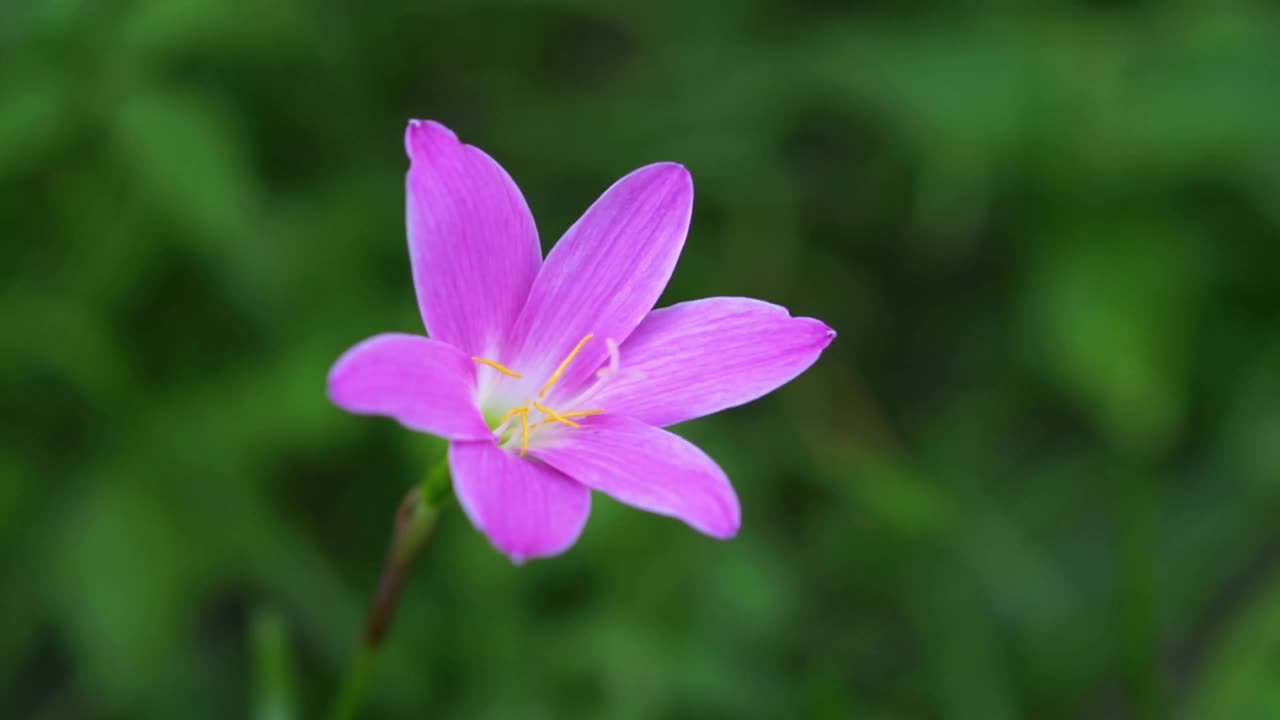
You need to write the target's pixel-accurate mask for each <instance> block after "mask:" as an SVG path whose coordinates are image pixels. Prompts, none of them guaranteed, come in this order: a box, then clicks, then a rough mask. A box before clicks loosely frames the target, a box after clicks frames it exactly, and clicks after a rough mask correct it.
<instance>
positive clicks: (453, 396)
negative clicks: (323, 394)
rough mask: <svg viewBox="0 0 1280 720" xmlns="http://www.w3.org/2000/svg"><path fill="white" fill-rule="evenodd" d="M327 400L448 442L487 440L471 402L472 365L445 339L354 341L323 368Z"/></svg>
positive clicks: (397, 335) (402, 336)
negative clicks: (391, 419) (326, 386)
mask: <svg viewBox="0 0 1280 720" xmlns="http://www.w3.org/2000/svg"><path fill="white" fill-rule="evenodd" d="M328 389H329V399H330V400H332V401H333V404H334V405H337V406H338V407H340V408H342V409H343V410H346V411H347V412H351V413H355V414H357V415H382V416H386V417H390V418H393V419H395V420H396V421H397V422H399V423H400V424H401V425H403V426H405V427H406V428H408V429H410V430H416V431H418V432H424V433H429V434H431V435H439V436H441V437H444V438H448V439H450V440H478V439H484V438H490V437H492V436H493V433H492V431H490V430H489V428H488V426H487V425H485V422H484V418H483V417H482V416H481V414H480V409H479V408H478V407H477V406H476V401H475V395H476V372H475V364H474V363H472V362H471V361H470V360H469V359H467V357H466V356H464V355H463V354H462V353H460V352H458V350H457V349H456V348H454V347H452V346H449V345H446V344H445V343H442V342H438V341H436V340H431V339H429V338H425V337H420V336H417V335H405V334H401V333H385V334H382V335H375V336H373V337H371V338H369V339H367V340H364V341H362V342H360V343H357V344H356V345H355V346H354V347H352V348H351V349H350V350H348V351H346V352H345V353H343V354H342V356H341V357H339V358H338V361H337V362H335V363H334V364H333V368H332V369H330V370H329V378H328Z"/></svg>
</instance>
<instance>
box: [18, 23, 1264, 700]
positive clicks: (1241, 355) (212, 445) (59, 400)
mask: <svg viewBox="0 0 1280 720" xmlns="http://www.w3.org/2000/svg"><path fill="white" fill-rule="evenodd" d="M1278 48H1280V11H1278V10H1277V9H1276V6H1275V5H1274V4H1273V3H1269V2H1262V1H1261V0H1259V1H1257V2H1247V1H1244V0H1199V1H1195V0H1186V1H1184V2H1167V3H1160V2H1154V1H1150V2H1071V1H1069V0H1057V1H1054V2H1041V3H1036V4H1034V5H1029V4H1023V3H1009V2H996V1H991V2H980V1H976V0H975V1H971V2H961V3H953V2H944V1H943V0H933V1H930V0H913V1H911V2H893V1H892V0H879V1H874V0H873V1H867V2H859V3H849V4H846V3H840V2H835V1H834V0H754V1H752V2H741V3H735V2H709V1H707V2H666V1H665V0H651V1H649V2H644V3H622V2H585V1H578V2H574V1H569V0H524V1H511V2H468V1H465V0H454V1H453V2H445V3H428V2H409V1H408V0H399V1H394V2H380V3H357V2H340V1H338V0H323V1H320V2H305V1H304V0H263V1H262V2H254V3H249V2H240V3H236V2H227V1H226V0H167V1H164V2H160V1H156V2H143V1H135V2H125V1H123V0H119V1H113V0H40V1H35V0H4V1H3V2H0V217H2V218H3V223H2V226H0V233H2V234H3V237H4V255H3V257H4V260H3V263H2V264H0V267H3V271H2V274H0V277H2V278H3V285H2V286H0V328H3V333H2V334H0V343H2V344H3V352H2V353H0V362H2V366H0V399H2V402H3V414H4V419H5V423H4V425H5V428H4V431H3V434H2V436H0V559H2V562H3V565H2V566H0V567H2V572H0V683H2V685H0V716H3V717H14V718H35V719H40V720H45V719H47V720H53V719H57V718H232V717H255V718H262V719H263V720H266V718H275V719H277V720H283V719H284V718H287V717H289V716H290V714H289V710H290V707H289V705H290V703H294V704H295V705H294V707H293V712H294V713H296V714H295V715H294V717H317V716H319V715H321V714H322V712H323V709H324V706H325V704H326V702H327V700H328V698H329V696H330V695H331V693H332V691H333V688H334V685H335V682H336V678H337V675H338V672H339V670H340V668H341V666H342V664H343V658H344V657H345V655H346V653H347V651H348V650H349V648H350V647H351V644H352V643H353V642H354V641H355V638H356V636H357V632H358V627H359V625H360V622H361V617H362V615H363V612H364V609H365V607H366V604H367V602H368V600H369V597H370V595H371V593H372V590H373V587H374V584H375V582H376V579H377V575H378V572H379V568H380V566H381V563H382V559H383V553H384V551H385V547H386V542H387V538H388V530H389V526H390V521H391V518H392V515H393V513H394V511H395V508H396V506H397V504H398V503H399V500H400V498H401V497H402V496H403V494H404V492H405V490H406V489H407V488H408V487H409V486H410V485H412V484H413V483H414V482H416V481H417V480H419V479H420V478H421V477H422V474H423V473H424V472H425V471H426V469H427V468H428V467H430V466H431V465H432V464H433V463H434V462H435V460H436V458H437V457H438V456H439V453H440V452H441V447H440V445H439V444H437V443H436V442H434V441H433V440H431V439H429V438H425V437H423V436H418V435H414V434H411V433H408V432H406V431H403V430H402V429H400V428H399V427H397V426H396V425H395V424H394V423H392V422H390V421H387V420H379V419H370V418H357V417H353V416H349V415H345V414H343V413H341V412H339V411H338V410H336V409H335V408H333V407H332V406H330V405H329V403H328V402H327V400H326V398H325V393H324V376H325V373H326V371H327V369H328V367H329V364H330V363H331V362H332V361H333V360H334V359H335V358H336V357H337V356H338V354H339V353H341V352H342V351H343V350H345V349H346V348H347V347H349V346H350V345H351V344H352V343H354V342H355V341H357V340H359V339H361V338H363V337H365V336H368V335H371V334H373V333H376V332H379V331H383V330H402V331H419V330H420V328H421V325H420V321H419V319H418V313H417V308H416V306H415V303H414V297H413V291H412V285H411V282H410V275H409V267H408V262H407V256H406V249H405V239H404V228H403V216H404V212H403V203H404V198H403V172H404V170H405V168H406V159H405V157H404V154H403V147H402V139H401V138H402V132H403V129H404V125H405V121H406V120H407V119H408V118H410V117H425V118H434V119H438V120H440V121H442V122H444V123H446V124H447V125H449V126H450V127H452V128H453V129H455V130H456V131H457V132H458V133H459V135H461V136H462V137H463V139H465V140H466V141H468V142H471V143H474V144H477V145H479V146H480V147H482V148H484V149H485V150H487V151H488V152H489V153H491V154H492V155H493V156H494V157H496V158H497V159H498V160H499V161H500V162H501V163H503V164H504V165H505V167H506V168H507V169H508V170H509V171H510V173H511V174H512V175H513V176H514V177H515V178H516V179H517V181H518V182H519V183H520V184H521V186H522V188H523V189H524V192H525V194H526V196H527V198H528V200H529V203H530V205H531V206H532V208H533V210H534V212H535V214H536V215H537V217H538V220H539V225H540V228H541V233H542V237H543V241H544V243H545V244H546V245H547V246H550V244H551V243H553V242H554V240H555V239H556V238H557V237H558V236H559V234H560V233H561V232H562V231H563V230H564V229H565V228H566V227H568V225H569V224H570V223H571V222H572V221H573V219H574V218H575V217H576V216H577V215H578V214H579V213H580V212H581V211H582V210H583V209H585V208H586V206H587V205H588V204H589V203H590V202H591V201H592V200H594V199H595V197H596V196H597V195H598V194H599V193H600V192H601V191H602V190H603V189H604V188H605V187H607V186H608V184H609V183H611V182H612V181H613V180H614V179H616V178H617V177H619V176H621V175H623V174H624V173H626V172H627V171H629V170H631V169H633V168H635V167H637V166H639V165H642V164H645V163H648V162H652V161H656V160H677V161H680V162H683V163H685V164H686V165H687V166H688V167H689V168H690V170H691V171H692V172H693V176H694V180H695V184H696V187H697V198H696V203H695V212H694V222H693V228H692V231H691V234H690V239H689V242H688V245H687V246H686V249H685V253H684V257H683V261H682V263H681V265H680V267H679V269H678V270H677V272H676V275H675V278H674V280H673V282H672V284H671V287H670V289H669V290H668V292H667V294H666V295H665V297H664V300H663V304H667V303H671V302H675V301H680V300H686V299H691V298H696V297H701V296H706V295H750V296H755V297H761V298H765V299H768V300H771V301H774V302H778V303H782V304H785V305H787V306H788V307H790V308H791V309H792V310H793V311H794V312H796V313H797V314H804V315H812V316H816V317H819V318H822V319H823V320H825V321H826V322H828V323H829V324H830V325H832V326H833V327H835V328H836V329H837V330H838V331H839V332H840V337H839V339H838V340H837V341H836V343H835V344H834V345H833V346H832V347H831V348H830V349H829V350H828V351H827V353H826V354H825V356H824V357H823V358H822V360H821V361H820V362H819V363H818V365H817V366H816V367H815V368H814V369H813V370H812V371H811V372H809V373H808V374H807V375H805V376H804V377H803V378H801V379H800V380H798V381H797V382H795V383H794V384H792V385H790V386H788V387H786V388H785V389H784V390H782V391H781V392H778V393H776V394H774V395H772V396H770V397H768V398H766V399H764V400H761V401H759V402H757V403H754V404H752V405H750V406H748V407H745V408H742V409H738V410H733V411H730V412H727V413H724V414H722V415H719V416H716V417H714V418H711V419H706V420H700V421H697V422H693V423H689V424H687V425H685V426H683V427H681V428H679V429H678V430H679V432H681V433H683V434H685V435H686V436H687V437H689V438H691V439H693V440H695V441H696V442H698V443H700V444H701V445H702V446H703V447H704V448H706V449H707V451H708V452H709V453H711V455H712V456H713V457H715V458H717V459H718V460H719V461H720V462H721V463H722V464H723V466H724V467H725V469H726V470H727V471H728V472H729V474H730V476H731V477H732V478H733V479H734V481H735V483H736V485H737V488H738V490H739V492H740V494H741V497H742V501H743V506H744V518H745V524H744V528H743V532H742V534H741V536H740V537H739V538H738V539H736V540H734V541H733V542H729V543H718V542H714V541H711V540H708V539H706V538H703V537H702V536H699V535H698V534H696V533H694V532H692V531H690V530H688V529H687V528H685V527H683V526H681V525H679V524H678V523H675V522H673V521H670V520H666V519H662V518H657V517H653V516H649V515H644V514H642V513H638V512H634V511H631V510H628V509H625V508H622V507H620V506H618V505H616V504H614V503H612V502H608V501H605V500H603V499H601V500H599V501H598V502H597V503H596V511H595V513H594V515H593V517H592V519H591V522H590V524H589V525H588V528H587V531H586V533H585V534H584V536H583V538H582V540H581V542H580V543H579V544H578V546H577V547H576V548H574V549H573V550H572V551H571V552H570V553H568V554H567V555H565V556H563V557H560V558H557V559H554V560H548V561H541V562H534V563H531V564H529V565H526V566H524V567H513V566H512V565H511V564H510V563H509V562H508V561H507V560H506V559H505V558H504V557H503V556H501V555H500V554H498V553H496V552H494V551H493V550H491V549H490V548H489V546H488V544H487V542H486V541H485V539H484V538H483V537H482V536H481V535H479V534H478V533H476V532H475V531H473V530H472V529H471V528H470V526H469V525H468V524H467V522H466V520H465V519H464V518H463V517H462V515H461V513H459V512H457V511H456V509H455V510H454V511H453V512H451V513H450V514H449V515H448V516H447V517H446V518H445V519H444V521H443V522H442V526H441V528H440V530H439V534H438V536H437V538H436V542H435V544H434V546H433V547H431V549H430V550H429V552H428V554H427V556H426V558H425V560H424V562H423V563H422V564H421V565H420V567H419V569H418V573H417V574H416V575H415V577H414V578H413V581H412V583H411V586H410V588H409V591H408V593H407V595H406V598H405V601H404V605H403V606H402V608H401V613H400V615H399V617H398V618H397V624H396V626H395V628H394V630H393V637H392V639H391V641H390V644H389V647H388V649H387V652H386V655H385V657H384V658H383V663H382V665H381V667H380V669H379V673H378V675H377V677H376V681H375V684H374V686H373V688H372V693H371V698H370V705H369V708H368V713H367V716H368V717H370V718H400V717H424V716H428V715H430V716H433V717H457V718H557V719H558V718H603V717H609V718H788V717H815V718H875V719H880V720H889V719H907V718H961V719H974V720H1001V719H1004V718H1131V717H1132V718H1159V717H1174V718H1208V719H1212V720H1218V719H1235V718H1245V719H1252V718H1259V719H1261V718H1276V717H1280V662H1278V661H1277V658H1280V560H1278V558H1280V532H1278V531H1277V527H1278V525H1277V519H1278V518H1280V335H1278V334H1277V319H1278V314H1280V284H1278V283H1277V271H1278V269H1280V245H1278V243H1277V240H1278V239H1280V53H1278V52H1277V49H1278ZM282 644H283V646H284V647H286V648H287V653H288V658H285V657H283V656H282V655H281V654H280V649H281V647H282ZM255 648H265V651H263V652H255Z"/></svg>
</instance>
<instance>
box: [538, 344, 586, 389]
mask: <svg viewBox="0 0 1280 720" xmlns="http://www.w3.org/2000/svg"><path fill="white" fill-rule="evenodd" d="M592 337H595V336H594V335H588V336H586V337H584V338H582V339H581V340H579V341H578V344H577V346H576V347H574V348H573V351H572V352H570V353H569V357H567V358H565V359H564V362H562V363H560V367H558V368H556V371H555V372H554V373H551V379H550V380H548V381H547V384H546V385H543V386H542V389H541V390H539V391H538V397H540V398H544V397H546V396H547V393H548V392H550V391H551V388H552V387H554V386H555V384H556V381H557V380H559V379H560V376H561V375H563V374H564V371H565V369H566V368H568V367H569V363H571V362H573V359H574V358H575V357H577V355H578V353H579V352H581V351H582V346H583V345H586V344H587V341H588V340H590V339H591V338H592Z"/></svg>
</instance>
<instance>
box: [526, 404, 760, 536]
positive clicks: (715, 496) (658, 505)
mask: <svg viewBox="0 0 1280 720" xmlns="http://www.w3.org/2000/svg"><path fill="white" fill-rule="evenodd" d="M530 453H531V454H533V455H534V456H536V457H538V458H539V459H541V460H544V461H546V463H547V464H548V465H550V466H552V467H554V468H556V469H557V470H559V471H560V472H563V473H564V474H565V475H568V476H569V477H571V478H573V479H574V480H576V481H578V482H580V483H582V484H583V485H585V486H587V487H590V488H591V489H592V490H598V491H600V492H602V493H604V494H606V495H608V496H609V497H612V498H613V499H615V500H617V501H619V502H622V503H625V504H627V505H631V506H632V507H636V508H639V509H641V510H646V511H648V512H651V513H656V514H658V515H667V516H669V517H674V518H676V519H678V520H681V521H682V522H684V523H685V524H687V525H689V526H690V527H692V528H693V529H695V530H697V531H698V532H701V533H703V534H705V535H709V536H711V537H713V538H717V539H720V540H727V539H729V538H731V537H733V536H735V535H737V534H738V528H739V527H740V526H741V524H742V509H741V507H740V505H739V503H738V495H737V493H736V492H734V489H733V486H732V485H731V484H729V478H728V477H727V476H726V475H725V474H724V471H723V470H721V469H720V466H719V465H717V464H716V463H715V461H714V460H712V459H711V458H710V457H708V456H707V454H706V453H704V452H703V451H702V450H701V449H700V448H698V446H696V445H694V444H693V443H691V442H689V441H688V440H685V439H684V438H682V437H680V436H679V435H675V434H673V433H670V432H668V431H666V430H662V429H661V428H656V427H652V426H650V425H646V424H645V423H642V422H640V421H639V420H635V419H632V418H628V417H622V416H618V415H596V416H594V417H588V418H583V421H582V423H581V427H580V428H577V429H574V430H567V431H565V432H563V433H560V434H559V435H558V436H557V437H556V440H555V441H554V442H550V443H548V444H547V445H545V446H542V447H538V448H536V449H531V450H530Z"/></svg>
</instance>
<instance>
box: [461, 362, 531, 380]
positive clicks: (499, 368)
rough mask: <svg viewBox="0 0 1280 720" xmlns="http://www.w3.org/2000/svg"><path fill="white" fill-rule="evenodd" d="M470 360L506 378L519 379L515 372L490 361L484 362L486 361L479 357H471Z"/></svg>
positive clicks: (518, 374)
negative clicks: (486, 366)
mask: <svg viewBox="0 0 1280 720" xmlns="http://www.w3.org/2000/svg"><path fill="white" fill-rule="evenodd" d="M471 359H472V360H475V361H476V362H478V363H480V364H481V365H488V366H489V367H491V368H493V369H494V370H497V371H498V372H500V373H502V374H503V375H506V376H507V377H513V378H519V377H521V375H520V373H518V372H516V371H514V370H510V369H508V368H506V367H504V366H502V365H499V364H498V363H496V362H494V361H492V360H486V359H484V358H481V357H473V358H471Z"/></svg>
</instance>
